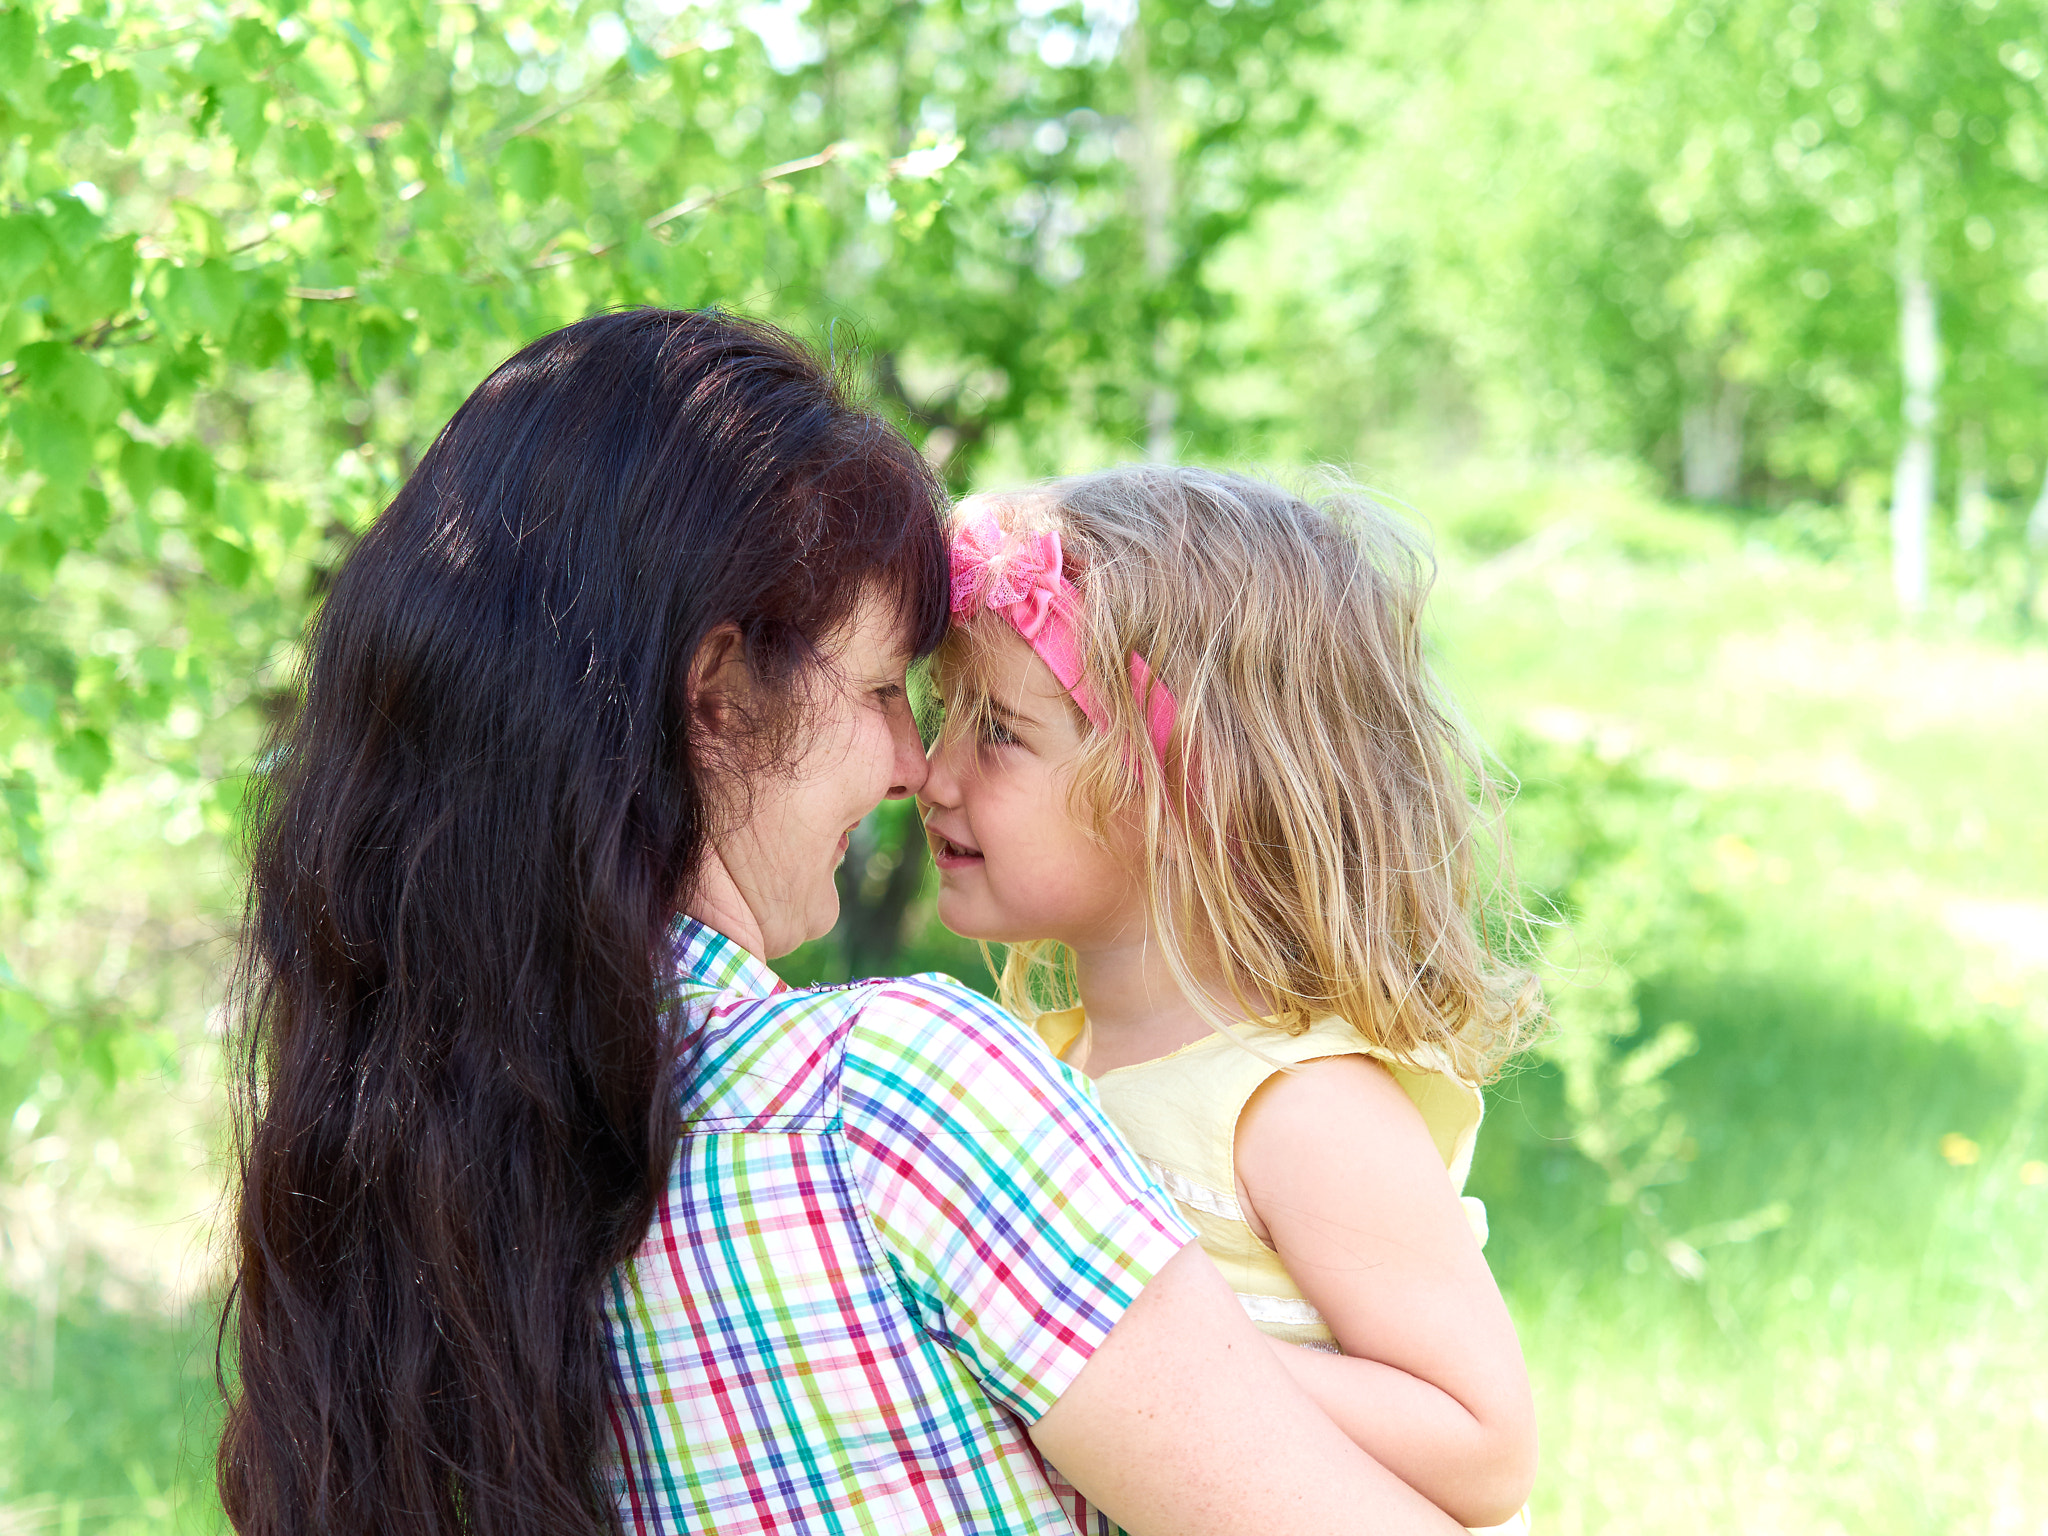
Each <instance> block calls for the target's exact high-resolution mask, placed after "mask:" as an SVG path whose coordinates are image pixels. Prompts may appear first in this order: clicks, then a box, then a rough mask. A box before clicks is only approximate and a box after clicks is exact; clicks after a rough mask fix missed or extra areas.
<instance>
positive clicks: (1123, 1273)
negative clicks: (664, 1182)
mask: <svg viewBox="0 0 2048 1536" xmlns="http://www.w3.org/2000/svg"><path fill="white" fill-rule="evenodd" d="M674 945H675V963H676V967H677V972H678V976H679V981H680V986H681V989H682V998H683V1007H684V1009H685V1011H686V1017H687V1019H688V1022H689V1033H688V1036H687V1043H686V1048H685V1051H684V1060H683V1067H682V1072H681V1079H680V1080H681V1083H682V1085H683V1086H682V1118H683V1135H682V1141H681V1145H680V1147H679V1149H678V1152H677V1156H676V1161H675V1167H674V1170H673V1172H672V1173H671V1175H670V1178H669V1185H668V1191H667V1193H666V1195H665V1196H664V1198H663V1199H662V1202H661V1205H660V1208H659V1209H658V1210H657V1211H656V1213H655V1217H654V1222H653V1225H652V1226H651V1227H650V1229H649V1231H648V1234H647V1240H646V1242H645V1243H644V1244H643V1245H642V1247H641V1249H640V1253H639V1256H638V1258H637V1259H636V1260H635V1261H634V1262H633V1263H632V1264H631V1265H630V1266H627V1267H625V1268H622V1269H621V1270H619V1271H618V1272H617V1273H616V1275H615V1276H614V1278H613V1282H612V1286H611V1296H610V1303H609V1306H608V1309H607V1311H608V1321H609V1323H610V1325H611V1330H612V1340H613V1345H614V1348H615V1351H616V1354H617V1361H618V1372H619V1384H618V1389H617V1392H616V1394H615V1401H614V1405H613V1409H612V1432H613V1435H614V1437H615V1439H616V1441H617V1446H618V1456H619V1465H618V1472H617V1489H618V1498H619V1510H620V1514H621V1517H622V1519H623V1521H624V1524H625V1526H626V1528H627V1530H628V1531H632V1532H644V1533H659V1536H670V1533H680V1532H684V1531H704V1532H718V1533H721V1536H724V1533H736V1532H778V1533H792V1536H794V1533H810V1532H817V1533H826V1532H830V1533H834V1536H837V1533H840V1532H846V1533H856V1532H859V1533H875V1536H894V1533H898V1532H912V1531H945V1532H977V1533H990V1536H993V1533H997V1532H1002V1533H1024V1532H1055V1533H1060V1536H1069V1533H1071V1532H1072V1531H1073V1530H1074V1529H1075V1525H1076V1521H1077V1520H1079V1519H1086V1518H1087V1514H1086V1512H1085V1511H1084V1510H1083V1507H1082V1506H1081V1505H1080V1503H1079V1500H1078V1497H1077V1496H1076V1495H1075V1494H1074V1493H1073V1491H1072V1490H1071V1489H1070V1488H1068V1487H1067V1486H1066V1485H1065V1484H1064V1483H1061V1482H1060V1481H1059V1480H1058V1479H1057V1477H1056V1476H1055V1475H1054V1474H1052V1473H1051V1472H1050V1471H1049V1469H1048V1468H1047V1467H1046V1466H1045V1464H1044V1463H1043V1462H1042V1461H1041V1460H1040V1459H1039V1458H1038V1456H1037V1454H1036V1452H1035V1451H1034V1450H1033V1448H1032V1446H1031V1443H1030V1441H1029V1440H1028V1439H1027V1438H1026V1435H1025V1426H1026V1425H1028V1424H1030V1423H1032V1422H1034V1421H1035V1420H1036V1419H1038V1418H1039V1416H1040V1415H1042V1414H1043V1413H1044V1412H1045V1411H1046V1410H1047V1409H1048V1408H1050V1407H1051V1406H1052V1405H1053V1403H1054V1402H1055V1401H1056V1400H1057V1399H1058V1398H1059V1395H1060V1394H1061V1392H1063V1391H1064V1390H1065V1389H1066V1387H1067V1386H1068V1384H1069V1383H1070V1382H1072V1381H1073V1379H1074V1377H1075V1376H1076V1375H1078V1374H1079V1372H1080V1370H1081V1367H1082V1366H1083V1365H1085V1364H1086V1363H1087V1361H1088V1357H1089V1356H1090V1355H1091V1354H1092V1353H1093V1352H1094V1350H1095V1348H1096V1346H1098V1345H1099V1344H1100V1343H1101V1342H1102V1340H1103V1338H1104V1336H1105V1335H1107V1334H1108V1332H1109V1330H1110V1328H1111V1327H1112V1326H1113V1325H1114V1324H1115V1322H1116V1320H1117V1319H1118V1317H1120V1316H1121V1315H1122V1314H1123V1311H1124V1309H1125V1308H1126V1307H1128V1306H1129V1305H1130V1304H1131V1302H1132V1301H1133V1300H1134V1299H1135V1298H1136V1296H1137V1294H1138V1292H1139V1291H1140V1290H1142V1289H1143V1288H1144V1286H1145V1284H1146V1282H1147V1281H1149V1280H1150V1279H1151V1278H1152V1276H1153V1275H1154V1274H1155V1273H1156V1272H1157V1271H1158V1270H1159V1269H1160V1267H1161V1266H1162V1265H1164V1264H1165V1262H1166V1261H1167V1260H1168V1259H1169V1258H1171V1257H1172V1256H1173V1255H1174V1254H1175V1253H1177V1252H1179V1251H1180V1249H1181V1247H1182V1246H1183V1245H1184V1244H1186V1243H1187V1242H1189V1241H1190V1240H1191V1239H1192V1237H1193V1233H1192V1232H1191V1231H1190V1229H1189V1228H1188V1227H1187V1226H1186V1224H1185V1223H1184V1222H1183V1221H1182V1219H1181V1218H1180V1216H1179V1215H1178V1214H1177V1213H1176V1212H1175V1210H1174V1208H1173V1204H1172V1202H1171V1201H1170V1200H1169V1199H1168V1198H1167V1197H1166V1196H1165V1195H1164V1194H1162V1193H1160V1192H1159V1190H1158V1189H1157V1188H1155V1187H1154V1186H1153V1185H1152V1183H1151V1182H1150V1181H1149V1180H1148V1178H1147V1177H1146V1175H1145V1174H1144V1172H1143V1171H1142V1170H1141V1169H1140V1167H1139V1166H1138V1164H1137V1161H1136V1159H1135V1158H1134V1157H1133V1156H1132V1155H1131V1153H1130V1151H1129V1150H1128V1149H1127V1148H1126V1147H1125V1146H1124V1144H1123V1142H1122V1140H1121V1139H1120V1138H1119V1137H1118V1135H1117V1133H1116V1132H1115V1131H1114V1130H1113V1129H1111V1127H1110V1125H1109V1122H1108V1121H1107V1120H1105V1119H1104V1118H1103V1115H1102V1112H1101V1111H1100V1110H1099V1109H1098V1108H1097V1107H1096V1105H1095V1102H1094V1099H1093V1097H1092V1096H1091V1095H1090V1094H1089V1092H1088V1090H1087V1089H1086V1087H1085V1086H1084V1085H1083V1084H1082V1081H1081V1080H1080V1079H1079V1078H1077V1077H1075V1076H1074V1075H1073V1074H1072V1073H1071V1072H1070V1070H1069V1069H1068V1068H1066V1067H1064V1066H1062V1065H1061V1064H1060V1063H1058V1062H1056V1061H1054V1060H1053V1059H1052V1057H1051V1056H1050V1054H1048V1053H1047V1052H1046V1051H1045V1049H1044V1048H1043V1047H1042V1046H1041V1045H1039V1044H1038V1042H1037V1041H1036V1040H1035V1039H1034V1038H1033V1037H1032V1035H1031V1034H1030V1032H1029V1031H1028V1030H1026V1029H1025V1028H1023V1027H1022V1026H1021V1025H1019V1024H1018V1023H1017V1022H1016V1021H1015V1020H1013V1019H1012V1018H1011V1017H1010V1016H1009V1015H1008V1014H1007V1013H1004V1012H1003V1011H1002V1010H1000V1009H998V1008H996V1007H994V1006H993V1005H992V1004H990V1003H989V1002H988V1001H987V1000H986V999H984V998H982V997H980V996H978V995H977V994H975V993H973V992H970V991H968V990H967V989H966V988H964V987H962V986H961V985H960V984H959V983H957V982H954V981H951V980H948V979H946V978H943V977H938V976H919V977H913V978H909V979H904V980H895V981H875V982H864V983H859V984H856V985H853V986H849V987H833V988H819V989H813V990H809V991H802V992H796V991H791V990H789V989H788V988H786V987H784V986H783V985H782V983H781V982H779V981H778V980H776V978H775V976H774V975H773V973H772V972H770V971H769V970H768V968H767V967H766V966H764V965H763V964H761V962H760V961H758V960H756V959H754V958H753V957H752V956H751V955H749V954H747V953H746V952H745V951H744V950H742V949H740V948H739V947H738V946H737V945H734V944H733V943H731V942H730V941H728V940H727V939H725V938H723V937H722V936H720V935H719V934H717V933H714V932H712V931H711V930H710V929H708V928H706V927H704V926H703V925H702V924H700V923H696V922H693V921H689V920H687V919H686V920H684V921H683V922H681V923H680V924H679V925H678V926H677V929H676V931H675V935H674ZM1090 1523H1091V1524H1092V1523H1093V1522H1092V1521H1091V1522H1090Z"/></svg>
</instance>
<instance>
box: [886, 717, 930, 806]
mask: <svg viewBox="0 0 2048 1536" xmlns="http://www.w3.org/2000/svg"><path fill="white" fill-rule="evenodd" d="M889 734H890V742H891V745H892V746H893V747H894V749H895V753H896V762H895V777H896V782H895V783H894V784H892V785H890V786H889V798H890V799H891V800H902V799H905V798H907V797H908V796H911V795H914V794H917V793H918V792H919V791H920V790H922V789H923V788H924V781H925V779H926V777H927V775H928V774H929V772H930V769H929V768H928V766H927V765H926V763H925V756H924V741H923V739H922V738H921V737H919V735H918V734H917V717H916V716H915V715H914V714H912V713H911V710H910V705H909V704H908V703H907V702H904V703H900V704H899V705H898V706H897V709H896V712H895V713H894V714H893V715H892V716H891V717H890V721H889Z"/></svg>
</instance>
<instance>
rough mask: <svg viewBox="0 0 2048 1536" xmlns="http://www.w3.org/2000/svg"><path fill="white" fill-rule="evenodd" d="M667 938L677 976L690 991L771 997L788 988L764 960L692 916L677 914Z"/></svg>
mask: <svg viewBox="0 0 2048 1536" xmlns="http://www.w3.org/2000/svg"><path fill="white" fill-rule="evenodd" d="M668 938H669V947H670V953H671V954H672V955H673V956H674V959H675V968H676V976H677V979H678V980H680V981H681V982H683V983H684V985H685V986H686V987H687V988H688V989H689V990H691V991H696V990H699V989H703V990H707V991H716V992H738V993H740V994H742V995H743V996H746V997H772V996H773V995H774V994H775V993H777V992H787V991H788V990H789V988H788V986H787V985H786V984H785V983H784V982H783V980H782V978H781V977H779V976H777V975H776V974H775V973H774V972H773V971H771V970H769V969H768V965H767V962H766V961H763V960H757V959H755V958H754V957H753V956H752V955H750V954H748V953H747V951H746V950H744V949H742V948H740V946H739V945H737V944H735V943H733V941H732V940H731V939H728V938H727V937H726V936H725V935H724V934H722V933H720V932H719V931H718V930H717V929H716V928H708V927H706V926H705V925H704V924H703V923H700V922H698V921H697V919H695V918H694V917H678V918H677V919H676V921H675V926H674V927H673V928H671V929H670V930H669V935H668Z"/></svg>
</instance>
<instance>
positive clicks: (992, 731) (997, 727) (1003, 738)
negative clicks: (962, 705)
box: [981, 720, 1017, 747]
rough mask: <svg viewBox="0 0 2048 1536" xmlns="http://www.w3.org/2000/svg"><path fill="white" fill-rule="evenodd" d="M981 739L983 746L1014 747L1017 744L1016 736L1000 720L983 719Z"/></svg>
mask: <svg viewBox="0 0 2048 1536" xmlns="http://www.w3.org/2000/svg"><path fill="white" fill-rule="evenodd" d="M981 741H982V745H983V746H988V747H1014V746H1016V745H1017V738H1016V736H1015V735H1013V734H1012V733H1011V731H1010V728H1009V727H1008V726H1006V725H1004V724H1003V722H1002V721H1000V720H983V721H982V722H981Z"/></svg>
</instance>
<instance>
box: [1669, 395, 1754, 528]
mask: <svg viewBox="0 0 2048 1536" xmlns="http://www.w3.org/2000/svg"><path fill="white" fill-rule="evenodd" d="M1748 411H1749V391H1748V389H1747V388H1745V387H1744V386H1743V385H1741V384H1738V383H1735V382H1734V381H1733V380H1730V379H1725V378H1723V377H1722V376H1721V370H1720V367H1719V365H1718V364H1717V365H1716V366H1715V368H1714V370H1713V372H1712V373H1711V374H1710V375H1709V377H1708V381H1707V387H1706V397H1705V398H1704V399H1701V400H1697V401H1694V402H1693V403H1692V404H1691V405H1688V406H1687V407H1686V408H1685V414H1684V415H1683V416H1681V417H1680V418H1679V421H1678V442H1679V454H1680V464H1679V474H1680V478H1681V480H1682V482H1683V484H1684V487H1685V499H1686V500H1687V501H1717V502H1731V501H1734V500H1735V499H1736V497H1737V496H1738V495H1739V494H1740V493H1741V490H1742V420H1743V417H1744V416H1745V415H1747V414H1748Z"/></svg>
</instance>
